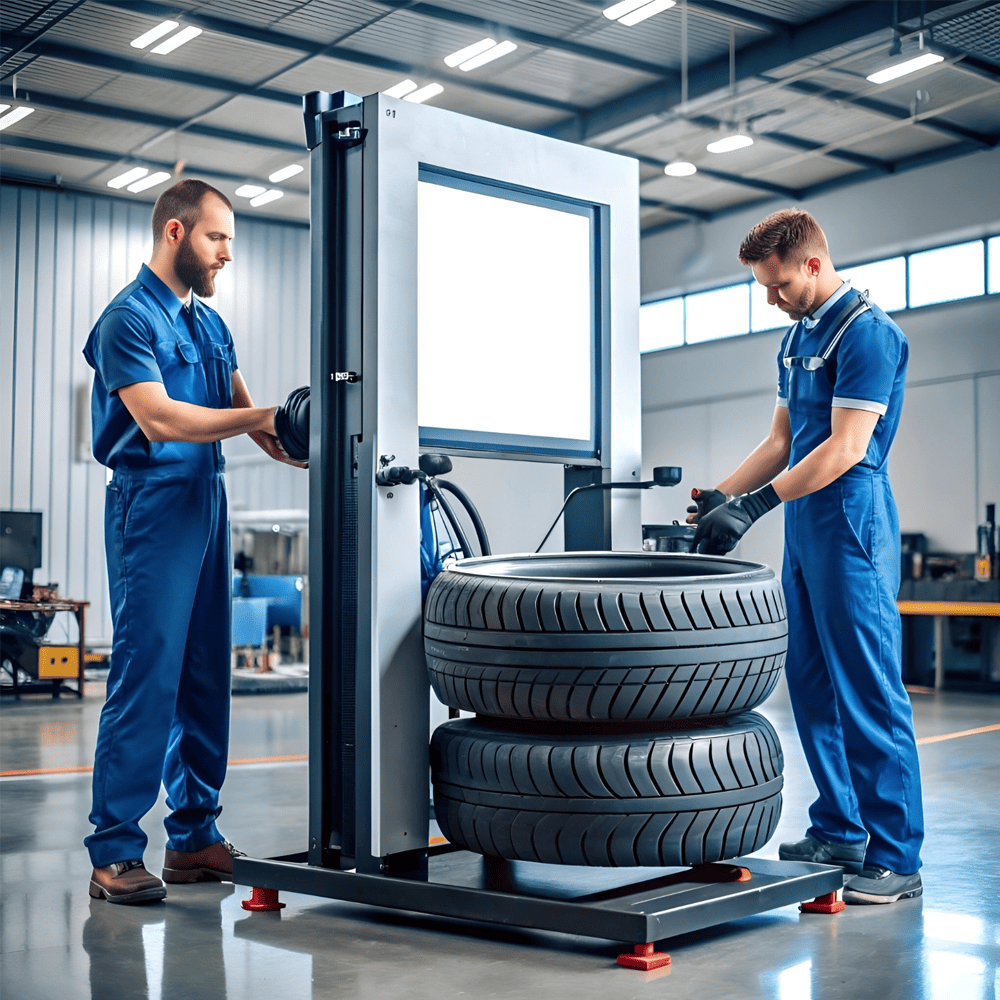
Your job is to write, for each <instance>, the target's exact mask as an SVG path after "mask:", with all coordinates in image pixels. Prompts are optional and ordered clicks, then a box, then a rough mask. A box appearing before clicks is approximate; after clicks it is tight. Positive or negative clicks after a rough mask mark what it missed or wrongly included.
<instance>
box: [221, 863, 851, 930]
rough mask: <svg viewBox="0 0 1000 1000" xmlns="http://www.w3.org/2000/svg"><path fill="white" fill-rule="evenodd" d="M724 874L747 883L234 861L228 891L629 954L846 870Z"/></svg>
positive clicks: (817, 888) (604, 873) (758, 866)
mask: <svg viewBox="0 0 1000 1000" xmlns="http://www.w3.org/2000/svg"><path fill="white" fill-rule="evenodd" d="M303 857H304V856H303ZM726 864H727V865H737V866H740V867H742V868H745V869H747V870H748V871H749V872H750V879H749V880H748V881H746V882H725V883H712V884H705V883H700V882H685V881H679V880H678V879H679V878H681V877H683V876H681V875H680V874H679V873H681V872H684V871H685V869H678V868H662V869H641V871H642V879H641V881H638V882H636V881H633V880H634V879H635V873H636V871H637V870H636V869H621V868H575V867H569V866H560V865H543V864H536V863H533V862H526V861H503V860H502V859H499V858H484V857H481V856H480V855H477V854H471V853H469V852H468V851H454V852H450V853H444V854H440V855H432V856H431V857H430V858H429V859H428V868H427V872H426V874H424V873H419V874H417V875H414V876H413V877H407V876H399V875H374V874H365V873H360V872H355V871H339V870H337V869H331V868H317V867H313V866H310V865H308V864H302V863H299V862H295V861H289V860H264V859H258V858H246V857H240V858H235V859H234V860H233V882H234V883H235V884H237V885H245V886H251V887H253V888H254V889H255V890H256V889H272V890H281V889H284V890H286V891H288V892H298V893H303V894H306V895H311V896H324V897H326V898H329V899H341V900H344V901H346V902H351V903H366V904H369V905H371V906H383V907H388V908H390V909H396V910H410V911H413V912H416V913H429V914H434V915H436V916H445V917H457V918H459V919H462V920H477V921H486V922H489V923H496V924H501V925H505V926H515V927H525V928H531V929H534V930H546V931H559V932H562V933H565V934H579V935H582V936H584V937H595V938H605V939H610V940H612V941H622V942H626V943H629V944H635V943H644V942H651V941H661V940H664V939H666V938H671V937H675V936H677V935H679V934H686V933H689V932H691V931H696V930H701V929H702V928H704V927H712V926H715V925H716V924H722V923H726V922H727V921H730V920H736V919H739V918H740V917H747V916H751V915H753V914H755V913H763V912H764V911H766V910H773V909H776V908H777V907H780V906H787V905H790V904H792V903H800V902H803V901H805V900H811V899H814V898H815V897H818V896H822V895H824V894H827V893H836V892H837V891H838V890H839V889H840V888H841V886H842V884H843V870H842V869H840V868H836V867H831V866H829V865H817V864H809V863H806V862H799V861H768V860H764V859H761V858H734V859H732V860H728V861H727V862H726ZM595 887H597V888H596V891H595ZM487 914H488V916H487Z"/></svg>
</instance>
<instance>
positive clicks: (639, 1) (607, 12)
mask: <svg viewBox="0 0 1000 1000" xmlns="http://www.w3.org/2000/svg"><path fill="white" fill-rule="evenodd" d="M647 3H649V0H622V2H621V3H616V4H612V6H610V7H605V8H604V10H603V12H602V13H603V14H604V16H605V17H606V18H607V19H608V20H609V21H617V20H618V18H620V17H624V16H625V15H626V14H630V13H631V12H632V11H633V10H638V9H639V8H640V7H645V6H646V4H647Z"/></svg>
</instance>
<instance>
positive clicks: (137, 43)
mask: <svg viewBox="0 0 1000 1000" xmlns="http://www.w3.org/2000/svg"><path fill="white" fill-rule="evenodd" d="M176 27H177V22H176V21H162V22H160V24H158V25H157V26H156V27H155V28H150V29H149V31H147V32H146V33H145V34H144V35H140V36H139V37H138V38H133V39H132V41H131V42H129V45H131V46H132V48H133V49H144V48H145V47H146V46H147V45H151V44H152V43H153V42H155V41H156V39H157V38H162V37H163V36H164V35H169V34H170V32H171V31H173V30H174V28H176Z"/></svg>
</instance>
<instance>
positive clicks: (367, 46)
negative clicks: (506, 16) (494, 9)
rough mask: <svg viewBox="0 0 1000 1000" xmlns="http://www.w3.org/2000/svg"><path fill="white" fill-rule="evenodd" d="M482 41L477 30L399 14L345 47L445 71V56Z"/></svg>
mask: <svg viewBox="0 0 1000 1000" xmlns="http://www.w3.org/2000/svg"><path fill="white" fill-rule="evenodd" d="M482 37H483V34H482V32H481V31H479V30H477V29H476V28H469V27H466V26H465V25H460V24H452V23H450V22H448V21H441V20H436V19H434V18H430V17H422V16H420V15H419V14H414V13H412V12H411V11H407V10H400V11H397V12H395V13H393V14H390V15H389V16H388V17H384V18H382V19H381V20H380V21H376V22H375V23H374V24H372V25H370V26H369V27H367V28H363V29H362V30H361V31H358V32H356V33H355V34H353V35H351V37H350V38H348V39H346V40H345V41H344V42H343V44H344V45H345V46H346V47H347V48H351V49H357V50H359V51H363V52H371V53H373V54H374V55H378V56H382V57H383V58H385V59H398V60H400V61H401V62H404V63H412V64H413V65H416V66H420V65H422V66H426V67H427V68H428V69H438V68H440V70H441V71H444V70H445V69H446V67H445V65H444V57H445V56H446V55H448V54H450V53H451V52H455V51H457V50H458V49H461V48H464V47H465V46H466V45H470V44H472V43H473V42H476V41H478V40H479V39H480V38H482Z"/></svg>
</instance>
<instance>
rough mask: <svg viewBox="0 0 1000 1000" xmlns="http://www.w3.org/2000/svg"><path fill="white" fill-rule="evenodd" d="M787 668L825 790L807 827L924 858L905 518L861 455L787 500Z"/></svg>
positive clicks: (872, 856) (886, 861)
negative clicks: (907, 676)
mask: <svg viewBox="0 0 1000 1000" xmlns="http://www.w3.org/2000/svg"><path fill="white" fill-rule="evenodd" d="M782 586H783V588H784V592H785V601H786V603H787V606H788V658H787V663H786V674H787V678H788V691H789V694H790V696H791V702H792V710H793V712H794V715H795V722H796V725H797V727H798V731H799V736H800V738H801V740H802V747H803V749H804V751H805V755H806V760H807V761H808V763H809V768H810V770H811V771H812V776H813V779H814V780H815V782H816V786H817V788H818V790H819V798H818V799H817V800H816V802H815V803H813V805H812V806H811V808H810V810H809V818H810V822H811V827H810V829H809V830H808V834H809V835H810V836H812V837H815V838H816V839H818V840H822V841H826V842H832V843H839V844H864V843H865V841H867V843H868V847H867V851H866V854H865V863H866V864H871V865H880V866H882V867H884V868H889V869H890V870H892V871H895V872H900V873H905V874H910V873H912V872H915V871H917V870H918V869H919V868H920V846H921V844H922V842H923V809H922V802H921V793H920V769H919V762H918V760H917V747H916V740H915V739H914V734H913V713H912V709H911V707H910V700H909V697H908V695H907V693H906V690H905V688H904V687H903V681H902V676H901V664H900V655H901V654H900V650H901V627H900V620H899V611H898V608H897V605H896V597H897V593H898V590H899V523H898V518H897V514H896V507H895V502H894V500H893V498H892V493H891V491H890V488H889V480H888V478H887V476H886V475H885V474H884V473H881V472H876V471H874V470H871V469H868V468H865V467H863V466H855V467H854V468H853V469H851V470H849V471H848V472H847V473H846V474H845V475H844V476H842V477H841V478H840V479H838V480H836V481H835V482H833V483H831V484H830V485H829V486H827V487H825V488H824V489H822V490H819V491H817V492H816V493H813V494H810V495H808V496H805V497H802V498H801V499H799V500H793V501H791V502H789V503H787V504H785V556H784V568H783V572H782Z"/></svg>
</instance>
